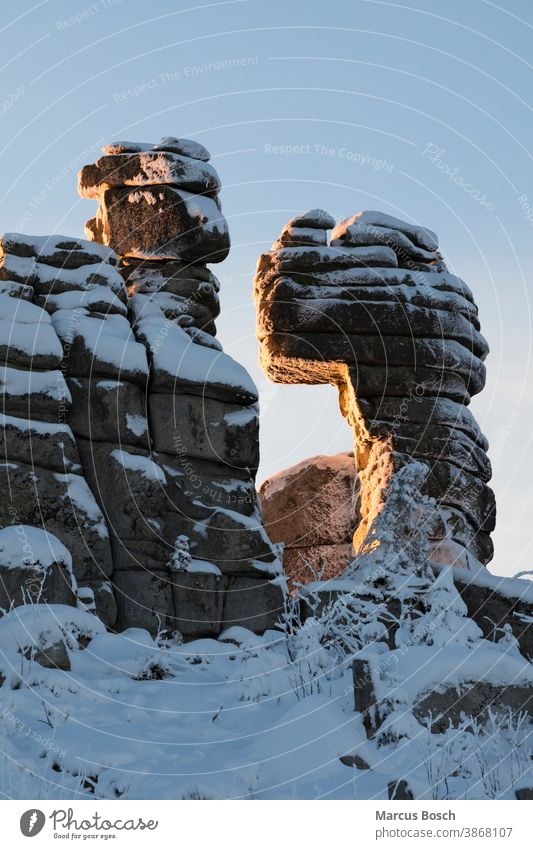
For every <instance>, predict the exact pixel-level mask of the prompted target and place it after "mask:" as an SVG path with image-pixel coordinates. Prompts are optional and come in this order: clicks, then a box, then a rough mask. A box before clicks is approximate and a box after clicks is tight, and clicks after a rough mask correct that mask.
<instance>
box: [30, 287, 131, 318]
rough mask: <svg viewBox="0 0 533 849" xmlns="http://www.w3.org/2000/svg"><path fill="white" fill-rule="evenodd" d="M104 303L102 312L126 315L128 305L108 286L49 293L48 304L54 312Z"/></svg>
mask: <svg viewBox="0 0 533 849" xmlns="http://www.w3.org/2000/svg"><path fill="white" fill-rule="evenodd" d="M95 305H98V306H99V307H101V306H102V305H103V307H104V309H100V312H104V311H106V312H107V311H108V310H109V311H113V312H118V313H122V315H126V313H127V308H126V305H125V304H124V303H123V302H122V301H121V300H120V298H118V297H117V296H116V294H115V293H114V292H113V291H112V290H111V289H109V288H108V287H107V286H94V287H93V288H92V289H87V290H81V291H72V292H60V293H59V294H58V295H48V296H47V298H46V306H47V307H48V309H50V310H51V311H52V312H55V311H56V310H74V309H79V308H84V309H87V310H90V309H91V307H92V306H95Z"/></svg>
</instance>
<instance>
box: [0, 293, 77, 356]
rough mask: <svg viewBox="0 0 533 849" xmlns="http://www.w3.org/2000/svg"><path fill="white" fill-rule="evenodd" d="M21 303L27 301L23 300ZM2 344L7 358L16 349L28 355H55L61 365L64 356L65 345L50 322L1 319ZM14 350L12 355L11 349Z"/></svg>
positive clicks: (0, 336) (0, 337) (0, 333)
mask: <svg viewBox="0 0 533 849" xmlns="http://www.w3.org/2000/svg"><path fill="white" fill-rule="evenodd" d="M21 303H25V302H24V301H21ZM0 345H2V346H5V347H6V348H7V349H8V351H7V359H8V360H9V359H12V357H13V356H14V354H15V352H16V351H21V352H22V353H24V354H25V355H27V356H28V357H39V356H41V357H54V358H55V359H56V360H58V362H57V363H50V365H59V362H60V361H61V360H62V358H63V347H62V345H61V342H60V341H59V339H58V338H57V333H56V332H55V330H54V328H53V327H52V326H51V325H50V324H19V322H13V321H0ZM10 348H12V349H13V352H12V354H11V355H10V352H9V349H10Z"/></svg>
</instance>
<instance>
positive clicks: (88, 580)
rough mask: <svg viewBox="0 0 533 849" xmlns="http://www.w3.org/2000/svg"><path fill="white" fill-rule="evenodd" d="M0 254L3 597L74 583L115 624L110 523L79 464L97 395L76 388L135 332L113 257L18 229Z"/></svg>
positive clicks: (53, 594) (57, 591) (69, 591)
mask: <svg viewBox="0 0 533 849" xmlns="http://www.w3.org/2000/svg"><path fill="white" fill-rule="evenodd" d="M0 254H1V257H0V279H1V282H0V292H1V294H0V309H1V311H2V328H3V330H2V333H3V337H2V354H3V363H2V448H3V451H2V453H3V455H4V456H3V461H4V462H3V463H2V465H1V467H0V471H1V473H2V483H1V486H0V492H1V495H0V499H1V500H0V524H1V527H2V530H0V573H1V576H2V590H3V599H2V602H1V604H2V607H3V608H4V610H5V609H8V608H9V606H10V604H11V603H14V604H21V603H24V602H28V601H32V602H35V601H37V600H41V601H49V602H65V601H67V600H68V599H69V598H70V600H71V601H74V595H73V592H74V590H75V587H76V583H77V584H78V586H82V585H83V586H84V587H88V588H90V590H91V591H92V593H93V595H94V597H95V599H96V600H97V602H98V609H99V612H100V615H101V617H102V618H103V619H104V620H105V621H106V622H107V623H108V624H113V623H114V621H115V618H116V609H115V603H114V598H113V594H112V591H111V585H110V583H109V578H110V577H111V574H112V571H113V561H112V555H111V545H110V538H109V532H108V528H107V526H106V523H105V520H104V516H103V514H102V512H101V510H100V508H99V506H98V504H97V501H96V499H95V495H94V491H92V490H91V488H90V486H89V484H88V479H87V476H86V474H85V470H84V465H83V463H82V455H83V448H82V446H83V445H84V441H83V439H82V438H87V437H88V436H89V433H88V426H87V423H86V419H87V416H88V403H89V399H90V393H89V391H87V393H86V394H85V395H84V396H83V400H81V401H80V399H79V398H77V395H79V389H78V387H79V385H81V382H82V381H86V382H90V383H92V384H94V385H97V384H98V383H99V382H100V381H101V380H103V379H106V378H107V379H109V378H116V377H117V375H118V371H119V370H120V356H119V352H120V354H121V353H122V351H123V349H124V348H125V342H124V341H123V340H124V339H127V337H128V336H130V335H131V334H130V331H129V324H128V321H127V319H126V318H125V317H124V313H125V312H126V307H125V304H124V302H125V288H124V283H123V280H122V277H121V276H120V273H119V271H118V269H117V258H116V256H115V254H114V253H113V251H111V250H109V249H108V248H104V247H102V246H101V245H93V244H91V243H90V242H86V241H83V240H79V239H72V238H69V237H65V236H49V237H47V236H22V235H21V234H19V233H6V234H5V235H4V236H2V238H1V240H0ZM121 334H122V335H121ZM138 347H139V352H140V353H143V354H144V350H143V349H142V348H141V346H138ZM142 362H143V365H144V372H143V373H142V370H141V372H140V373H142V374H143V376H144V380H146V372H147V369H146V360H145V359H144V360H143V361H142ZM130 368H131V370H132V371H133V370H134V365H133V363H132V365H131V366H130ZM95 391H96V390H95ZM73 393H74V399H75V400H78V401H79V403H77V404H76V405H75V406H76V413H75V414H74V415H72V414H71V411H72V409H73V404H72V401H73ZM78 437H81V438H78ZM72 572H73V575H72ZM39 575H41V578H39ZM73 577H74V579H75V580H74V581H73V580H72V578H73ZM41 579H42V580H41ZM41 583H42V591H41Z"/></svg>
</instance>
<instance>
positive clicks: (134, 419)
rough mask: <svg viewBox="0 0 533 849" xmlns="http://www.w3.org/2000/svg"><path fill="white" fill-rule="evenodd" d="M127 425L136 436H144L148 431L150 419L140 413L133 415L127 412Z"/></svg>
mask: <svg viewBox="0 0 533 849" xmlns="http://www.w3.org/2000/svg"><path fill="white" fill-rule="evenodd" d="M126 426H127V428H128V430H130V431H131V432H132V433H133V434H134V435H135V436H142V435H143V433H146V432H147V431H148V421H147V419H146V416H141V415H139V414H138V413H137V414H135V415H132V414H131V413H126Z"/></svg>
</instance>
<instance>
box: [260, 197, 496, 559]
mask: <svg viewBox="0 0 533 849" xmlns="http://www.w3.org/2000/svg"><path fill="white" fill-rule="evenodd" d="M330 230H331V231H332V232H331V235H330V236H329V232H328V231H330ZM254 296H255V301H256V305H257V332H258V337H259V341H260V356H261V363H262V366H263V368H264V370H265V372H266V373H267V375H268V376H269V377H270V378H271V379H272V380H273V381H275V382H277V383H309V384H317V383H330V384H334V385H336V386H337V388H338V390H339V401H340V408H341V411H342V414H343V415H344V416H345V417H346V419H347V421H348V422H349V424H350V425H351V426H352V428H353V432H354V442H355V445H354V453H355V462H356V467H357V471H358V477H359V487H360V504H359V513H360V521H359V524H358V527H357V529H356V532H355V535H354V546H355V550H356V552H357V551H358V550H359V549H360V547H361V545H362V543H363V540H364V538H365V536H366V533H367V530H368V528H369V525H370V523H371V522H372V520H373V518H374V517H375V516H376V514H377V513H378V512H379V511H380V509H381V507H382V505H383V493H384V490H385V489H386V487H387V486H388V484H389V482H390V480H391V477H392V476H393V475H394V473H395V471H397V470H398V469H400V468H402V467H403V466H404V465H405V464H406V463H407V462H408V461H410V460H412V459H418V460H422V461H423V462H425V463H426V464H427V465H428V466H429V470H430V471H429V475H428V477H427V479H426V482H425V484H424V492H425V493H426V494H428V495H431V496H433V497H434V498H435V499H436V502H437V503H436V507H435V516H434V522H433V523H432V527H431V529H430V531H429V536H430V539H431V540H432V542H433V543H434V544H435V547H438V546H440V551H441V552H442V551H443V546H444V544H446V545H447V546H450V547H451V548H450V550H452V549H453V550H454V551H455V552H456V555H457V556H456V557H455V559H456V560H457V561H458V562H459V561H460V560H461V557H460V556H459V554H458V552H459V551H461V552H465V551H466V553H467V554H468V553H470V554H471V555H473V556H474V557H475V558H477V559H478V560H480V561H482V562H484V563H486V562H488V561H489V560H490V559H491V557H492V543H491V539H490V533H491V531H492V530H493V528H494V522H495V504H494V497H493V493H492V491H491V490H490V489H489V487H488V486H487V482H488V480H489V479H490V477H491V469H490V463H489V460H488V458H487V454H486V451H487V447H488V445H487V441H486V439H485V437H484V436H483V434H482V433H481V431H480V428H479V426H478V424H477V422H476V421H475V419H474V417H473V416H472V414H471V412H470V411H469V409H468V404H469V403H470V399H471V396H472V395H474V394H476V393H478V392H480V391H481V390H482V389H483V386H484V383H485V366H484V360H485V358H486V356H487V353H488V346H487V342H486V340H485V339H484V337H483V336H482V335H481V333H480V325H479V320H478V310H477V307H476V305H475V302H474V298H473V295H472V292H471V291H470V289H469V287H468V286H467V284H466V283H465V282H464V281H463V280H461V279H460V278H459V277H457V276H456V275H454V274H451V273H450V272H449V271H448V270H447V268H446V265H445V263H444V260H443V258H442V256H441V254H440V253H439V249H438V240H437V236H436V235H435V233H433V232H432V231H430V230H428V229H427V228H424V227H419V226H416V225H412V224H408V223H406V222H403V221H400V220H399V219H396V218H393V217H391V216H388V215H384V214H383V213H379V212H362V213H358V214H357V215H354V216H353V217H352V218H349V219H347V220H345V221H341V222H340V223H339V224H337V225H336V224H335V221H334V219H333V218H332V217H331V216H330V215H328V214H327V213H326V212H324V211H323V210H311V211H310V212H307V213H305V214H303V215H299V216H297V217H295V218H293V219H292V220H291V221H289V223H288V224H287V225H286V226H285V227H284V228H283V230H282V232H281V235H280V237H279V238H278V240H277V241H276V242H275V243H274V245H273V247H272V250H271V251H269V252H267V253H264V254H262V256H261V257H260V258H259V262H258V265H257V272H256V276H255V281H254ZM452 543H455V544H457V546H458V548H457V549H455V548H453V546H452ZM467 560H468V558H466V562H467ZM462 562H465V559H464V557H463V560H462Z"/></svg>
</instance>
